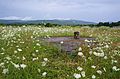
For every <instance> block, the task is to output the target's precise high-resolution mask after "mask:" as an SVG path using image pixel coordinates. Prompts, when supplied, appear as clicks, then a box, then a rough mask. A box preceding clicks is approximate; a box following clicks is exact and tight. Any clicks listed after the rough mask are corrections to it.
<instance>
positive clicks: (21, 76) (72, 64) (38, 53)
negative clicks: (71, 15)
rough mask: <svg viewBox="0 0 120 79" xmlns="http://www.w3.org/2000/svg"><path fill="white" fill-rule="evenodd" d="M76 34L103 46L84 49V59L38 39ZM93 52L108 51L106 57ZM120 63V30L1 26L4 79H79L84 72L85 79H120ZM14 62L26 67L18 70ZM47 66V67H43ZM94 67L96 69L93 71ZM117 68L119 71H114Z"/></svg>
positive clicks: (1, 76) (0, 56) (0, 60)
mask: <svg viewBox="0 0 120 79" xmlns="http://www.w3.org/2000/svg"><path fill="white" fill-rule="evenodd" d="M74 31H79V32H80V35H81V37H95V38H96V41H97V42H98V43H99V44H98V45H97V46H96V47H92V48H91V47H88V46H86V45H84V46H80V47H81V48H82V51H81V52H82V53H83V54H84V57H81V56H79V55H78V51H76V52H75V53H71V54H68V53H65V52H61V51H60V49H59V48H58V47H57V46H54V45H52V44H49V43H46V42H44V41H41V40H37V39H38V38H40V37H49V36H73V32H74ZM106 45H108V47H105V46H106ZM78 48H79V47H78ZM19 49H22V51H19ZM90 51H92V54H91V55H90V54H89V52H90ZM16 52H17V53H16ZM93 52H96V53H102V52H104V56H103V57H99V56H95V55H94V53H93ZM105 56H107V58H105ZM44 58H47V59H48V61H45V60H44ZM34 59H36V60H34ZM33 60H34V61H33ZM119 61H120V29H117V28H106V27H99V28H95V27H94V28H90V27H68V26H64V27H50V28H47V27H36V26H28V27H12V26H11V27H2V26H1V27H0V79H75V77H74V76H73V75H74V73H77V74H80V75H81V72H82V71H85V77H81V79H92V75H95V76H96V79H120V70H119V69H120V62H119ZM11 62H13V63H14V64H16V65H21V64H25V65H26V67H25V68H24V69H23V68H22V67H18V68H15V66H14V65H13V64H12V63H11ZM1 63H4V64H3V65H1ZM43 63H45V64H46V65H45V66H42V65H43ZM93 65H94V66H96V68H92V67H91V66H93ZM79 66H80V67H82V68H83V70H82V71H79V70H78V69H77V67H79ZM114 66H116V67H117V69H118V70H114V69H113V67H114ZM4 69H8V72H6V74H4V73H2V72H3V70H4ZM97 70H100V71H102V74H101V75H100V74H98V73H97V72H96V71H97ZM44 72H46V73H47V74H46V75H45V76H43V75H42V74H43V73H44Z"/></svg>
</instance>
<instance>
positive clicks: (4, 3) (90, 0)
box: [0, 0, 120, 22]
mask: <svg viewBox="0 0 120 79" xmlns="http://www.w3.org/2000/svg"><path fill="white" fill-rule="evenodd" d="M0 19H12V20H45V19H64V20H68V19H72V20H84V21H91V22H100V21H102V22H105V21H109V22H111V21H119V20H120V0H0Z"/></svg>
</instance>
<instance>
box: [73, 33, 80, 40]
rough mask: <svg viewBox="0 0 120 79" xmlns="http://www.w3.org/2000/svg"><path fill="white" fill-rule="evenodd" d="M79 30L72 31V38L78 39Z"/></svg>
mask: <svg viewBox="0 0 120 79" xmlns="http://www.w3.org/2000/svg"><path fill="white" fill-rule="evenodd" d="M79 34H80V33H79V32H78V31H76V32H74V39H79Z"/></svg>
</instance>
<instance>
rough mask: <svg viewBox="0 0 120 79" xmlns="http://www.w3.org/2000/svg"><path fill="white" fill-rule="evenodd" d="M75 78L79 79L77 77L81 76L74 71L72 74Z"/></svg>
mask: <svg viewBox="0 0 120 79" xmlns="http://www.w3.org/2000/svg"><path fill="white" fill-rule="evenodd" d="M73 76H74V77H75V78H76V79H79V78H81V75H80V74H77V73H74V75H73Z"/></svg>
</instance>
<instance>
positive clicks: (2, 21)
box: [0, 19, 96, 25]
mask: <svg viewBox="0 0 120 79" xmlns="http://www.w3.org/2000/svg"><path fill="white" fill-rule="evenodd" d="M0 23H2V24H40V23H52V24H60V25H78V24H96V23H94V22H88V21H82V20H58V19H55V20H4V19H0Z"/></svg>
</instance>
